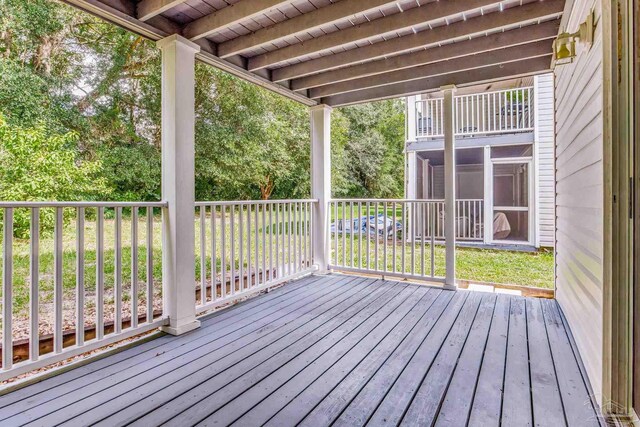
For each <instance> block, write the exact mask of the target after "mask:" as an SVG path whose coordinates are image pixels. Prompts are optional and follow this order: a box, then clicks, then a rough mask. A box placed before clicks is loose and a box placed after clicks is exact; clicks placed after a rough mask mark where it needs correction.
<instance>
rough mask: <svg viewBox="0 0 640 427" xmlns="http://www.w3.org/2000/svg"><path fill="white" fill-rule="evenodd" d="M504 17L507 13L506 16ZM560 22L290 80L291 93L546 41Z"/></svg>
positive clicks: (548, 22)
mask: <svg viewBox="0 0 640 427" xmlns="http://www.w3.org/2000/svg"><path fill="white" fill-rule="evenodd" d="M505 13H507V12H505ZM559 24H560V20H559V19H555V20H553V21H547V22H543V23H542V24H538V25H536V24H534V25H527V26H526V27H522V28H517V29H513V30H509V31H504V32H500V33H496V34H491V35H488V36H480V37H476V38H473V39H471V40H466V41H460V42H457V43H448V44H445V45H443V46H439V47H433V48H430V49H425V50H420V51H418V52H412V53H407V54H404V55H398V56H393V57H391V58H386V59H381V60H376V61H371V62H365V63H364V64H358V65H352V66H351V67H345V68H339V69H337V70H332V71H328V72H325V73H320V74H312V75H310V76H306V77H301V78H299V79H294V80H291V89H292V90H304V89H310V88H314V87H318V86H324V85H328V84H335V83H340V82H344V81H348V80H355V79H361V78H363V77H368V76H375V75H378V74H383V73H389V72H392V71H396V70H402V69H406V68H412V67H417V66H421V65H426V64H430V63H434V62H438V61H445V60H449V59H454V58H457V57H460V56H466V55H472V54H476V53H481V52H488V51H492V50H496V49H502V48H505V47H510V46H517V45H520V44H524V43H532V42H536V41H540V40H548V39H551V38H554V37H556V35H557V34H558V28H559Z"/></svg>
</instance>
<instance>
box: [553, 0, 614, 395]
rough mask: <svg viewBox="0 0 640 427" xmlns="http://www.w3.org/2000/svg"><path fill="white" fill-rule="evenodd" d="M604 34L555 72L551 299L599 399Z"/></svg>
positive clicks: (578, 10) (590, 3) (571, 21)
mask: <svg viewBox="0 0 640 427" xmlns="http://www.w3.org/2000/svg"><path fill="white" fill-rule="evenodd" d="M594 6H595V8H596V22H598V21H599V20H600V15H601V6H600V2H598V1H597V0H595V1H594V0H575V1H574V3H573V5H572V8H571V11H570V15H569V16H568V21H567V22H568V25H567V28H566V30H568V31H570V32H571V31H576V30H577V28H578V25H579V23H580V22H583V21H584V20H585V18H586V16H587V14H588V13H589V11H590V10H591V9H592V8H593V7H594ZM602 49H603V47H602V31H601V25H597V26H596V34H595V41H594V43H593V45H592V46H591V47H590V48H585V46H584V45H580V44H579V45H577V52H578V55H577V57H576V58H575V60H574V62H573V63H571V64H566V65H559V66H557V67H556V69H555V87H556V131H557V133H556V192H557V196H556V297H557V299H558V301H559V303H560V306H561V307H562V310H563V312H564V314H565V315H566V317H567V320H568V321H569V324H570V326H571V331H572V332H573V335H574V337H575V341H576V344H577V346H578V349H579V351H580V355H581V357H582V360H583V362H584V364H585V368H586V370H587V373H588V375H589V379H590V381H591V385H592V387H593V389H594V392H595V395H596V397H597V398H598V399H599V397H600V394H601V389H602V346H603V341H602V340H603V318H602V302H603V287H602V285H603V135H602V127H603V121H602V108H603V107H602V106H603V99H602V81H603V74H602Z"/></svg>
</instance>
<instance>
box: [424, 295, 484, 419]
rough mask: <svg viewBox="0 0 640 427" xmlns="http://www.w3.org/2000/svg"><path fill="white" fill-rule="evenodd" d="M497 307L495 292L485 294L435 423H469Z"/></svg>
mask: <svg viewBox="0 0 640 427" xmlns="http://www.w3.org/2000/svg"><path fill="white" fill-rule="evenodd" d="M495 308H496V297H495V295H493V294H489V295H487V296H485V297H484V298H483V300H482V303H481V305H480V308H479V310H478V313H477V315H476V318H475V319H474V321H473V326H471V331H470V332H469V336H468V337H467V340H466V342H465V343H464V348H463V349H462V353H461V354H460V359H459V360H458V364H457V366H456V367H455V371H454V372H453V376H452V377H451V382H450V383H449V386H448V387H447V391H446V394H445V396H444V401H443V403H442V407H441V408H440V411H439V413H438V419H437V420H436V422H435V425H436V426H451V427H455V426H461V425H466V423H467V419H468V416H469V411H470V409H471V404H472V403H473V396H474V394H475V388H476V384H477V381H478V375H479V373H480V366H481V364H482V359H483V353H484V351H485V346H486V344H487V338H488V335H489V330H490V328H491V323H492V320H493V318H494V313H495Z"/></svg>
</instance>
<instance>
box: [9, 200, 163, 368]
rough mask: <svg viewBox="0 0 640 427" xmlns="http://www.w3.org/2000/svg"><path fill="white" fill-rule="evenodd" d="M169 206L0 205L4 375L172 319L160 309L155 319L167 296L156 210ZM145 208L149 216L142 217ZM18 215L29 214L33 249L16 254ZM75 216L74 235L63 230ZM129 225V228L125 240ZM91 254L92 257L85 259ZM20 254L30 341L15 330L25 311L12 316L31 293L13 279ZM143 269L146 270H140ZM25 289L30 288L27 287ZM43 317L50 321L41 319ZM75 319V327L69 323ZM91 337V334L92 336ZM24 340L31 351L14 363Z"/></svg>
mask: <svg viewBox="0 0 640 427" xmlns="http://www.w3.org/2000/svg"><path fill="white" fill-rule="evenodd" d="M165 208H166V204H165V203H161V202H151V203H147V202H132V203H118V202H42V203H41V202H0V209H1V211H2V228H3V232H2V267H3V271H2V370H3V372H2V374H0V379H6V378H9V377H12V376H15V375H19V374H20V373H22V372H27V371H30V370H33V369H37V368H39V367H42V366H46V365H48V364H51V363H54V362H57V361H60V360H64V359H66V358H69V357H73V356H76V355H78V354H81V353H84V352H87V351H90V350H92V349H95V348H99V347H102V346H105V345H108V344H110V343H114V342H117V341H120V340H123V339H126V338H128V337H131V336H134V335H137V334H140V333H142V332H144V331H147V330H150V329H154V328H157V327H158V326H161V325H163V324H165V323H166V318H165V317H164V316H162V315H160V314H159V313H158V311H156V317H154V302H156V301H157V300H158V299H161V298H162V297H161V290H160V289H156V288H155V287H154V283H155V282H157V281H158V280H159V278H156V277H154V273H153V272H154V263H153V260H154V245H153V240H154V209H156V210H158V213H159V211H160V210H161V209H165ZM21 211H22V212H21ZM140 213H142V215H143V218H140V216H139V215H140ZM17 214H21V215H20V218H28V219H29V235H28V246H29V250H28V254H16V253H14V244H15V243H16V240H17V239H14V218H16V215H17ZM44 218H46V219H47V221H48V220H49V219H52V221H53V227H54V230H53V233H52V236H50V235H48V234H46V233H45V232H43V230H41V220H42V219H44ZM87 218H89V219H90V222H91V226H89V221H86V220H87ZM69 221H73V222H75V227H74V226H71V227H69V230H72V231H71V232H72V233H73V234H72V235H71V236H69V230H67V229H65V223H66V222H69ZM105 223H107V224H105ZM125 225H126V226H127V227H128V229H129V233H128V236H124V237H123V235H124V232H123V229H124V226H125ZM142 229H143V230H142ZM89 231H91V233H89ZM142 231H144V234H143V233H142ZM45 235H46V237H45ZM106 236H108V239H106V238H105V237H106ZM123 238H124V239H126V241H127V244H126V249H127V251H128V252H130V256H129V257H128V259H125V257H124V255H123V249H124V248H125V245H123ZM20 240H21V241H23V240H24V239H20ZM107 240H108V242H107ZM141 242H142V245H143V246H142V247H141V246H140V243H141ZM74 250H75V255H73V256H72V257H73V262H72V263H73V264H74V265H73V268H69V267H70V266H69V265H65V262H64V259H65V257H66V258H69V255H71V254H73V251H74ZM88 253H90V255H91V256H90V257H87V256H86V255H87V254H88ZM51 255H52V257H53V268H52V271H46V272H44V271H43V270H42V267H43V266H42V265H41V257H42V256H47V257H48V259H50V258H51ZM107 255H109V256H112V257H113V258H112V262H113V263H112V264H111V261H109V263H108V264H109V270H111V269H112V270H113V276H112V277H106V268H105V264H106V262H105V261H106V257H107ZM20 257H22V258H28V265H29V269H28V280H27V283H28V288H29V289H28V322H26V323H27V324H28V335H27V337H28V342H26V341H25V340H26V338H27V337H21V336H20V334H19V333H16V331H15V330H14V320H15V321H16V323H17V322H18V320H19V321H20V323H22V324H24V323H25V322H24V313H19V314H21V315H22V316H21V317H20V319H17V318H16V313H14V303H15V301H16V298H22V299H24V298H25V297H27V296H26V295H24V294H23V295H17V294H15V291H16V290H17V289H15V288H14V278H15V277H14V276H16V275H17V274H16V272H15V271H14V262H15V261H16V259H18V258H20ZM89 258H90V259H89ZM125 264H126V265H127V267H128V270H129V272H130V276H129V277H127V278H125V277H123V265H125ZM89 268H93V269H95V271H94V274H91V275H90V274H88V272H89ZM67 269H68V270H71V272H72V275H74V276H75V277H74V278H73V279H70V278H69V271H65V270H67ZM143 269H144V274H141V273H142V271H143ZM89 276H90V278H89ZM140 276H143V277H142V278H141V277H140ZM23 279H24V277H23ZM45 281H47V282H52V288H53V289H52V291H49V290H48V289H47V290H45V289H43V288H42V286H41V285H42V284H43V283H44V282H45ZM69 281H71V283H69ZM19 291H20V292H21V293H24V290H22V289H20V290H19ZM70 294H73V295H72V296H70ZM49 307H50V308H49ZM123 308H127V309H128V310H127V311H128V314H127V315H126V316H123V313H126V312H127V311H125V310H123ZM69 314H71V316H69ZM45 316H46V317H47V318H43V317H45ZM49 317H50V318H49ZM42 324H45V325H47V324H51V325H52V327H51V331H50V332H49V331H47V332H46V333H44V334H41V332H40V327H41V326H42ZM70 324H71V325H73V326H68V325H70ZM88 336H90V337H91V339H86V338H87V337H88ZM16 338H17V339H16ZM21 338H22V341H25V343H26V346H27V348H28V360H22V361H20V362H18V363H14V356H16V355H14V352H13V350H14V346H15V344H16V341H20V340H21ZM43 340H44V341H45V342H46V341H47V340H49V341H50V345H49V346H48V347H47V346H45V347H46V348H48V350H47V351H46V352H43V353H41V351H40V349H41V345H42V343H43ZM23 359H24V358H23Z"/></svg>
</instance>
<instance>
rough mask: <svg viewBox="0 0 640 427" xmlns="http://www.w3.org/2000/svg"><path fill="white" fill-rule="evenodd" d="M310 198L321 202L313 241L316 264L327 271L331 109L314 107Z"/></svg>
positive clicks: (314, 221)
mask: <svg viewBox="0 0 640 427" xmlns="http://www.w3.org/2000/svg"><path fill="white" fill-rule="evenodd" d="M309 112H310V116H311V197H312V198H314V199H318V203H317V204H316V205H315V206H314V207H313V209H312V217H311V223H312V230H311V239H312V242H313V263H314V264H316V265H317V266H318V270H319V272H321V273H323V272H327V270H328V265H329V256H330V253H331V240H330V238H329V223H330V220H331V219H330V212H329V200H330V199H331V107H329V106H327V105H318V106H315V107H311V108H310V110H309Z"/></svg>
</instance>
